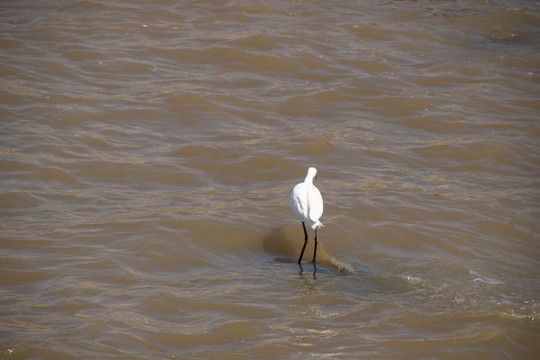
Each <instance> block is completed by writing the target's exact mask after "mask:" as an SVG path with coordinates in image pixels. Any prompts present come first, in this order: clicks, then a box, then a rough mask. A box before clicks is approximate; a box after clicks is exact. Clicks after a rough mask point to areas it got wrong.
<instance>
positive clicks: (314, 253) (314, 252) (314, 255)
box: [313, 226, 319, 264]
mask: <svg viewBox="0 0 540 360" xmlns="http://www.w3.org/2000/svg"><path fill="white" fill-rule="evenodd" d="M318 228H319V227H318V226H317V227H316V228H315V249H314V250H313V263H314V264H315V257H316V256H317V229H318Z"/></svg>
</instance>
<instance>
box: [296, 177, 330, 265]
mask: <svg viewBox="0 0 540 360" xmlns="http://www.w3.org/2000/svg"><path fill="white" fill-rule="evenodd" d="M316 176H317V169H315V168H314V167H310V168H309V169H308V172H307V175H306V178H305V180H304V182H301V183H299V184H297V185H296V186H295V187H294V189H293V190H292V192H291V199H290V206H291V210H292V212H293V214H295V215H296V216H297V217H298V218H299V219H300V221H302V227H303V228H304V246H303V247H302V252H301V253H300V258H299V259H298V263H299V264H300V263H301V262H302V256H303V255H304V250H305V249H306V244H307V241H308V235H307V231H306V225H305V224H307V225H308V226H309V227H311V228H312V229H314V230H315V249H314V251H313V262H315V257H316V255H317V230H318V228H320V227H322V226H323V224H322V223H321V222H320V221H319V218H320V217H321V216H322V214H323V199H322V196H321V192H320V191H319V189H317V187H315V185H313V179H316V178H317V177H316Z"/></svg>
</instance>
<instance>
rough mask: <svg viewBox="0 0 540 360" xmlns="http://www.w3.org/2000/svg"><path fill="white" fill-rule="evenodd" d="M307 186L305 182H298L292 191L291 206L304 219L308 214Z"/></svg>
mask: <svg viewBox="0 0 540 360" xmlns="http://www.w3.org/2000/svg"><path fill="white" fill-rule="evenodd" d="M307 200H308V199H307V196H306V186H305V184H304V183H299V184H297V185H296V186H295V187H294V189H293V190H292V191H291V199H290V206H291V210H292V212H293V213H294V214H295V215H296V216H297V217H298V218H299V219H300V220H302V221H305V220H306V218H307V216H308V213H307V212H308V203H307Z"/></svg>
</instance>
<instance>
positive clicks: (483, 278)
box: [469, 270, 503, 285]
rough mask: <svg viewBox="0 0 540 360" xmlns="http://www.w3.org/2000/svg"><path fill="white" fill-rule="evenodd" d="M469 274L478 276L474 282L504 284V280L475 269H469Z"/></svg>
mask: <svg viewBox="0 0 540 360" xmlns="http://www.w3.org/2000/svg"><path fill="white" fill-rule="evenodd" d="M469 274H471V275H473V276H476V277H475V278H474V280H473V281H474V282H483V283H485V284H489V285H502V284H503V282H502V281H499V280H497V279H491V278H488V277H487V276H482V275H480V274H478V273H477V272H476V271H473V270H469Z"/></svg>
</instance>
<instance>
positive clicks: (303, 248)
mask: <svg viewBox="0 0 540 360" xmlns="http://www.w3.org/2000/svg"><path fill="white" fill-rule="evenodd" d="M302 227H303V228H304V246H303V247H302V252H301V253H300V257H299V258H298V263H299V264H300V263H301V262H302V256H304V250H306V245H307V239H308V236H307V231H306V225H305V224H304V222H303V221H302Z"/></svg>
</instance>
